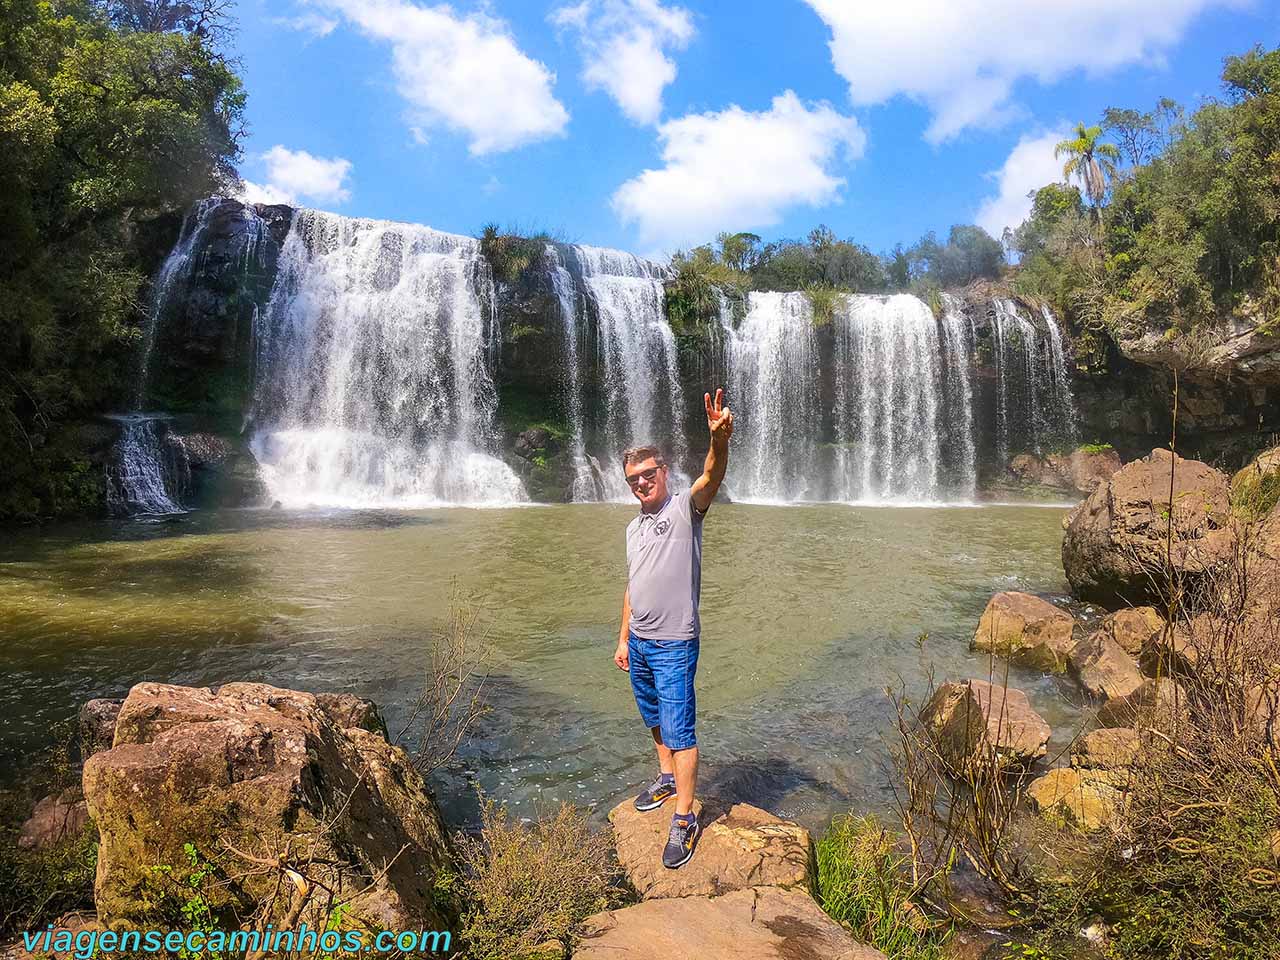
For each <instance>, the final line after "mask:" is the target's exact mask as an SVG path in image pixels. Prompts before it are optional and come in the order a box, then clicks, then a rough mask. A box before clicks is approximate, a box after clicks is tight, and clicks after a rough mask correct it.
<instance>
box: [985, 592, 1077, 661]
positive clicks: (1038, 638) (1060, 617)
mask: <svg viewBox="0 0 1280 960" xmlns="http://www.w3.org/2000/svg"><path fill="white" fill-rule="evenodd" d="M1074 627H1075V619H1074V618H1073V617H1072V616H1071V614H1069V613H1067V612H1066V611H1065V610H1060V609H1059V608H1057V607H1055V606H1054V605H1053V604H1051V603H1049V602H1048V601H1047V600H1041V599H1040V598H1039V597H1036V596H1032V595H1031V594H1029V593H1019V592H1017V591H1015V590H1008V591H1005V592H1003V593H997V594H996V595H995V596H994V597H992V598H991V600H990V601H988V603H987V608H986V609H985V610H984V611H982V618H981V619H980V620H979V621H978V628H977V629H976V630H975V631H974V632H973V640H972V641H971V643H970V648H971V649H973V650H981V651H984V652H987V653H994V654H998V655H999V656H1003V657H1009V658H1010V659H1013V660H1015V661H1017V662H1018V663H1021V664H1024V665H1026V666H1030V667H1035V668H1036V669H1039V670H1045V671H1048V672H1050V673H1061V672H1062V671H1063V670H1064V669H1066V665H1067V653H1068V652H1069V651H1070V650H1071V646H1072V641H1071V631H1072V629H1073V628H1074Z"/></svg>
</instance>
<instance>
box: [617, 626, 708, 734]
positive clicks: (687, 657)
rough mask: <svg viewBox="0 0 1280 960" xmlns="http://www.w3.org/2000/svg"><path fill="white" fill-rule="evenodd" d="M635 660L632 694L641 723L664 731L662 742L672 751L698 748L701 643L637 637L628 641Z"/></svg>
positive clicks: (631, 668)
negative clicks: (697, 683) (696, 677)
mask: <svg viewBox="0 0 1280 960" xmlns="http://www.w3.org/2000/svg"><path fill="white" fill-rule="evenodd" d="M627 649H628V656H629V657H630V658H631V664H630V671H631V691H632V692H633V693H634V694H635V695H636V706H637V707H639V708H640V719H642V720H643V721H644V725H645V726H646V727H648V728H649V729H653V728H654V727H658V728H660V730H661V732H662V742H663V743H664V744H665V745H666V746H667V747H669V748H670V749H672V750H687V749H689V748H690V747H694V746H697V744H698V740H697V738H696V737H695V736H694V734H693V725H694V721H695V720H696V719H697V704H696V701H695V698H694V694H693V675H694V674H695V673H697V671H698V641H697V639H693V640H643V639H641V638H640V637H637V636H636V635H635V634H634V633H633V634H630V636H629V637H628V640H627Z"/></svg>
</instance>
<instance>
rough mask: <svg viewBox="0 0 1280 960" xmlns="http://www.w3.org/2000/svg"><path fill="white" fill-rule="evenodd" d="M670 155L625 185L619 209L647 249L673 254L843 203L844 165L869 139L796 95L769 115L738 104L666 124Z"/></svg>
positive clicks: (665, 151)
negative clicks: (804, 208)
mask: <svg viewBox="0 0 1280 960" xmlns="http://www.w3.org/2000/svg"><path fill="white" fill-rule="evenodd" d="M658 137H659V139H660V140H661V141H662V159H663V161H664V163H665V164H666V165H665V166H664V167H662V168H661V169H658V170H645V171H643V172H641V173H640V174H639V175H638V176H636V177H633V178H632V179H630V180H628V181H627V182H626V183H624V184H623V185H622V186H621V187H619V188H618V190H617V192H615V193H614V195H613V200H612V204H613V208H614V210H615V211H616V212H617V214H618V215H619V216H620V217H621V218H622V219H623V221H625V222H628V223H636V224H638V225H639V228H640V237H641V240H642V242H643V243H644V244H647V245H649V246H651V247H655V248H659V249H664V250H668V251H669V250H671V249H674V248H676V247H679V246H686V245H689V244H692V243H701V242H705V241H707V240H710V239H711V237H712V236H713V234H714V233H716V232H717V231H719V230H743V229H747V228H755V227H767V226H771V225H772V224H775V223H777V222H778V220H779V219H781V217H782V214H783V212H784V211H785V210H786V209H787V208H788V207H793V206H797V205H809V206H818V205H821V204H825V203H831V202H833V201H837V200H838V199H839V193H840V188H841V187H842V186H844V180H843V179H841V178H840V177H838V176H836V175H835V174H834V173H833V172H832V166H833V165H834V163H835V161H836V160H837V159H838V158H840V157H842V156H844V157H848V158H856V157H858V156H860V155H861V154H862V150H863V148H864V146H865V145H866V136H865V135H864V134H863V132H862V129H861V128H860V127H859V126H858V122H857V120H855V119H854V118H853V117H845V116H842V115H840V114H839V113H837V112H836V111H835V110H834V109H832V107H831V106H830V105H829V104H826V103H820V104H815V105H813V106H806V105H805V104H803V103H801V102H800V98H799V97H797V96H796V95H795V93H793V92H792V91H790V90H788V91H786V92H785V93H783V94H782V95H781V96H778V97H774V99H773V104H772V106H771V108H770V109H769V110H766V111H760V112H756V113H753V112H750V111H747V110H743V109H742V108H741V107H738V106H730V107H729V108H728V109H726V110H721V111H720V112H718V113H695V114H690V115H688V116H685V117H680V118H679V119H676V120H669V121H667V122H666V123H664V124H662V125H661V126H660V127H659V128H658Z"/></svg>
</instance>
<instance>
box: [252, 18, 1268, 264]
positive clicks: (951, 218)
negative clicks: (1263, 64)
mask: <svg viewBox="0 0 1280 960" xmlns="http://www.w3.org/2000/svg"><path fill="white" fill-rule="evenodd" d="M236 16H237V21H238V30H237V33H236V36H235V38H234V40H233V41H231V45H232V48H233V52H234V53H235V55H236V56H237V57H238V59H239V63H240V67H241V71H242V74H243V77H244V80H245V85H246V88H247V91H248V94H249V100H248V107H247V120H248V135H247V137H246V138H245V140H244V143H243V146H244V157H243V160H242V162H241V164H240V172H241V176H242V177H243V178H244V180H245V189H244V196H245V197H246V198H247V199H252V200H261V201H268V202H290V203H295V204H301V205H305V206H310V207H317V208H320V209H324V210H332V211H335V212H338V213H343V214H347V215H351V216H360V217H373V218H378V219H387V220H402V221H409V222H415V223H424V224H428V225H430V226H432V227H435V228H437V229H440V230H446V231H449V232H453V233H462V234H469V235H475V234H477V233H479V231H480V230H481V228H482V227H483V226H484V225H485V224H486V223H490V222H494V223H497V224H499V225H500V226H501V227H503V228H504V229H507V228H510V229H514V230H518V231H520V232H525V233H528V232H533V231H537V230H547V231H549V232H551V233H552V234H553V235H554V236H556V237H558V238H560V239H563V240H566V241H568V242H572V243H586V244H594V245H598V246H609V247H620V248H623V249H627V250H632V251H635V252H638V253H642V254H645V255H648V256H659V257H660V256H664V255H667V254H670V253H672V252H674V251H676V250H680V249H687V248H689V247H691V246H695V245H697V244H700V243H705V242H710V241H712V240H714V238H715V236H716V234H718V233H720V232H722V231H728V232H737V231H751V232H754V233H757V234H760V235H761V236H762V237H763V238H765V239H766V240H774V239H782V238H801V237H804V236H805V235H806V234H807V233H808V232H809V230H810V229H812V228H813V227H814V226H816V225H818V224H825V225H827V226H829V227H830V228H831V229H832V230H833V231H834V232H835V233H836V234H837V235H838V236H839V237H841V238H852V239H854V240H855V241H857V242H859V243H863V244H865V245H866V246H868V247H870V248H871V249H872V250H873V251H876V252H883V251H887V250H889V249H890V248H892V247H893V245H894V244H895V243H898V242H902V243H904V244H908V245H909V244H911V243H913V242H914V241H916V240H917V239H919V238H920V237H921V236H922V235H924V234H925V233H926V232H928V231H930V230H933V231H937V233H938V234H939V235H940V236H945V234H946V232H947V230H948V229H949V228H950V226H951V225H952V224H956V223H977V224H979V225H981V226H983V227H985V228H986V229H987V230H988V231H989V232H990V233H992V234H993V235H994V236H997V237H998V236H999V235H1000V234H1001V232H1002V231H1003V230H1004V228H1005V227H1006V226H1016V225H1017V224H1018V223H1019V222H1021V220H1022V219H1023V217H1024V216H1025V214H1026V212H1027V210H1028V209H1029V206H1030V201H1029V199H1028V198H1027V193H1028V192H1029V191H1031V190H1033V189H1034V188H1036V187H1038V186H1041V185H1043V184H1045V183H1048V182H1051V181H1054V180H1058V179H1060V178H1061V161H1058V160H1055V159H1054V156H1053V148H1054V145H1055V144H1056V143H1057V142H1058V141H1059V140H1061V139H1063V138H1064V137H1065V136H1067V135H1068V134H1069V133H1070V131H1071V130H1072V129H1073V128H1074V125H1075V124H1076V123H1077V122H1078V121H1085V122H1088V123H1096V122H1098V121H1099V119H1100V117H1101V115H1102V112H1103V110H1104V109H1105V108H1106V107H1108V106H1121V107H1135V108H1139V109H1144V110H1146V109H1150V108H1151V107H1152V106H1153V105H1154V104H1155V102H1156V101H1157V100H1158V99H1159V98H1160V97H1165V96H1167V97H1172V98H1174V99H1176V100H1178V101H1180V102H1182V103H1183V104H1186V105H1187V106H1188V107H1190V108H1194V106H1195V105H1197V104H1198V103H1199V102H1200V101H1201V100H1202V99H1204V98H1206V97H1214V96H1218V95H1220V94H1221V82H1220V77H1219V75H1220V73H1221V68H1222V59H1223V57H1225V56H1228V55H1230V54H1236V53H1242V52H1244V51H1245V50H1247V49H1249V48H1250V47H1252V46H1253V45H1255V44H1262V45H1263V46H1264V47H1267V48H1274V47H1276V46H1280V0H1075V2H1072V3H1063V2H1062V0H895V2H891V3H885V2H883V0H772V2H766V0H733V2H728V0H721V2H711V0H681V2H675V0H549V2H543V0H532V2H530V0H488V2H468V0H459V2H456V3H451V4H439V3H432V2H430V0H240V2H239V6H238V8H237V13H236Z"/></svg>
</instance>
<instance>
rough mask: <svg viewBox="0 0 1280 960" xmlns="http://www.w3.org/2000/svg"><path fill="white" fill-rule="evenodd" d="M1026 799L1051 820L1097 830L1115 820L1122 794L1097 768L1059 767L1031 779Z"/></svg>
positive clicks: (1122, 797)
mask: <svg viewBox="0 0 1280 960" xmlns="http://www.w3.org/2000/svg"><path fill="white" fill-rule="evenodd" d="M1027 799H1028V800H1029V801H1030V802H1031V806H1032V809H1034V810H1035V811H1036V812H1037V813H1039V814H1040V815H1041V816H1042V817H1044V818H1046V819H1047V820H1049V821H1051V822H1054V823H1066V824H1070V825H1072V826H1076V827H1079V828H1080V829H1082V830H1097V829H1099V828H1101V827H1105V826H1106V825H1107V824H1109V823H1111V821H1112V820H1114V819H1115V816H1116V813H1117V812H1118V811H1119V809H1120V806H1121V804H1122V803H1123V800H1124V794H1123V793H1121V791H1119V790H1118V789H1116V787H1115V786H1114V785H1113V783H1112V782H1111V781H1109V780H1108V779H1106V778H1105V777H1104V776H1102V775H1100V774H1099V773H1098V772H1097V771H1094V770H1081V769H1076V768H1071V767H1061V768H1059V769H1057V770H1050V771H1049V772H1048V773H1046V774H1045V775H1044V776H1043V777H1040V778H1038V779H1036V780H1034V781H1032V783H1031V784H1030V785H1029V786H1028V787H1027Z"/></svg>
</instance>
